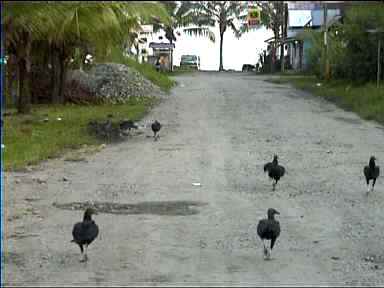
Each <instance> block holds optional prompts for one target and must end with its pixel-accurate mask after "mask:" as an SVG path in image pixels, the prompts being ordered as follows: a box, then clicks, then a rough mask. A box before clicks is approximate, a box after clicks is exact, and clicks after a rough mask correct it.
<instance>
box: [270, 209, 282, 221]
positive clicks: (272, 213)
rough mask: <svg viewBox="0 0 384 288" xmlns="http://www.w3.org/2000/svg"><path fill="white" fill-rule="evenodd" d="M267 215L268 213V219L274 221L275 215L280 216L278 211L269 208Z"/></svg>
mask: <svg viewBox="0 0 384 288" xmlns="http://www.w3.org/2000/svg"><path fill="white" fill-rule="evenodd" d="M267 213H268V219H274V217H275V214H278V215H280V213H279V211H277V210H275V209H273V208H269V209H268V212H267Z"/></svg>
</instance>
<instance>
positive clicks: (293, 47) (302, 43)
mask: <svg viewBox="0 0 384 288" xmlns="http://www.w3.org/2000/svg"><path fill="white" fill-rule="evenodd" d="M287 4H288V19H287V35H286V37H284V38H285V39H284V40H283V43H285V51H286V58H287V60H288V61H287V62H288V64H289V65H288V66H290V67H291V68H292V69H293V70H296V71H301V70H306V69H307V67H308V57H307V51H308V49H309V48H310V47H311V42H310V41H308V40H307V39H305V38H304V37H303V34H304V31H305V30H306V29H310V30H312V31H315V32H319V33H320V32H323V29H324V27H325V25H324V20H325V19H324V18H325V17H324V13H325V10H326V22H325V23H326V26H327V28H328V29H329V28H330V27H332V26H333V25H334V24H335V23H338V22H341V21H342V17H343V15H344V11H345V5H344V4H345V1H288V2H287Z"/></svg>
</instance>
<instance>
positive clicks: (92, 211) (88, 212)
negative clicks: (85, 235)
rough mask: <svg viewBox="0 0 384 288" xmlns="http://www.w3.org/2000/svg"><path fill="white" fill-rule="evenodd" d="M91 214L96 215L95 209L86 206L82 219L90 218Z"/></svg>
mask: <svg viewBox="0 0 384 288" xmlns="http://www.w3.org/2000/svg"><path fill="white" fill-rule="evenodd" d="M92 215H97V211H96V209H94V208H92V207H88V208H87V209H86V210H85V212H84V220H91V219H92Z"/></svg>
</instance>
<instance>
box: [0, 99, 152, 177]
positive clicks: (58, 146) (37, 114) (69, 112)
mask: <svg viewBox="0 0 384 288" xmlns="http://www.w3.org/2000/svg"><path fill="white" fill-rule="evenodd" d="M156 101H158V100H156V99H155V98H150V97H147V98H140V99H138V98H131V99H130V100H129V102H128V103H126V104H120V105H112V104H108V105H107V104H106V105H96V106H81V105H57V106H53V105H36V106H33V110H32V113H31V114H29V115H19V114H15V113H11V115H10V116H7V117H4V118H3V120H4V126H5V130H4V144H5V149H4V150H3V151H4V154H3V156H4V162H3V163H4V168H5V169H6V170H13V169H19V168H23V167H25V166H26V165H33V164H37V163H38V162H40V161H41V160H45V159H48V158H53V157H57V156H60V155H62V154H63V153H64V152H67V151H70V150H72V149H77V148H80V147H81V146H83V145H84V144H85V145H91V146H94V145H100V144H102V143H101V141H100V140H97V139H96V138H95V137H94V136H92V135H90V134H89V133H88V132H87V124H88V122H89V121H90V120H105V119H107V115H108V114H112V115H113V118H112V120H113V121H119V120H122V119H132V120H139V119H141V118H142V117H143V116H144V115H145V114H146V113H147V111H148V110H149V109H150V107H152V105H154V104H155V103H156ZM7 112H12V111H9V110H8V111H7ZM58 117H60V118H62V120H61V121H59V120H57V118H58ZM44 118H48V119H49V120H48V122H44V121H43V119H44Z"/></svg>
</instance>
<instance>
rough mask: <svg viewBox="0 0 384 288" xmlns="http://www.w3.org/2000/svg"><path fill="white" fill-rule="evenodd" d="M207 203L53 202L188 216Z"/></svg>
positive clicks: (117, 211)
mask: <svg viewBox="0 0 384 288" xmlns="http://www.w3.org/2000/svg"><path fill="white" fill-rule="evenodd" d="M205 205H207V203H204V202H200V201H146V202H138V203H135V204H121V203H111V202H71V203H61V204H60V203H53V206H55V207H56V208H59V209H64V210H83V211H84V210H85V209H86V208H88V207H92V208H94V209H95V210H96V211H97V212H98V213H109V214H122V215H135V214H152V215H164V216H188V215H195V214H198V213H199V212H200V211H199V210H198V209H197V207H201V206H205Z"/></svg>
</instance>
